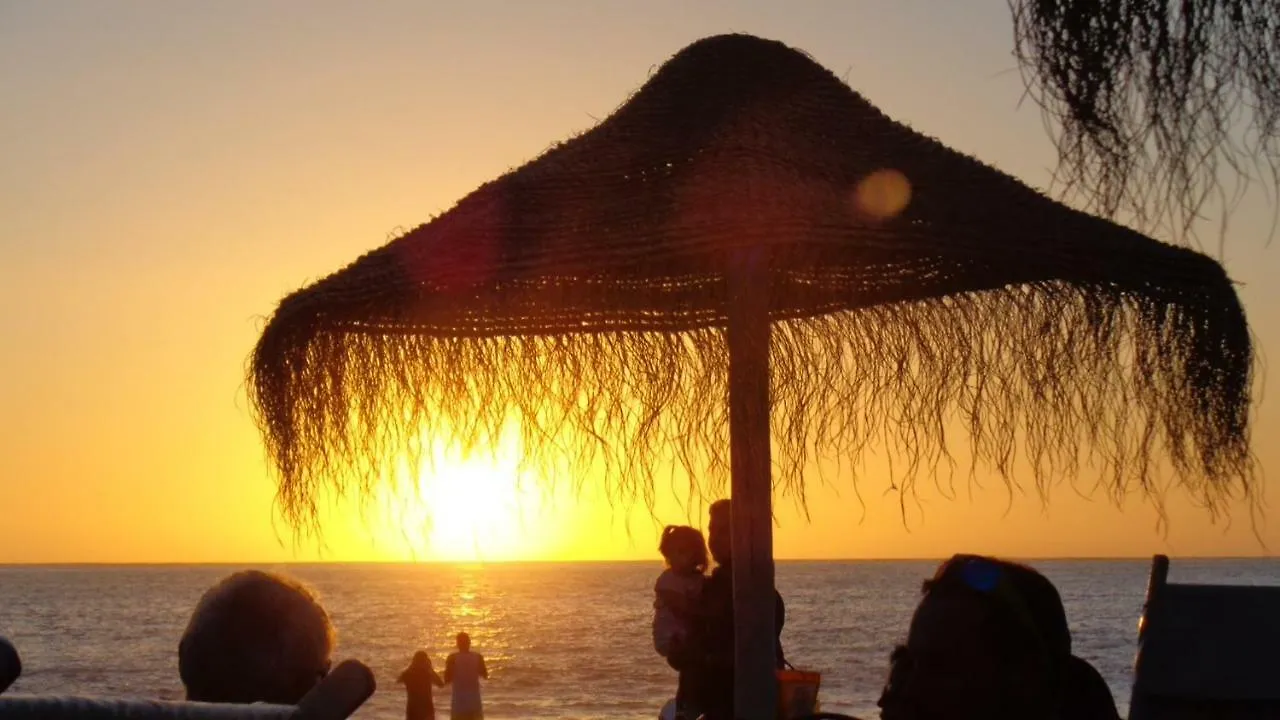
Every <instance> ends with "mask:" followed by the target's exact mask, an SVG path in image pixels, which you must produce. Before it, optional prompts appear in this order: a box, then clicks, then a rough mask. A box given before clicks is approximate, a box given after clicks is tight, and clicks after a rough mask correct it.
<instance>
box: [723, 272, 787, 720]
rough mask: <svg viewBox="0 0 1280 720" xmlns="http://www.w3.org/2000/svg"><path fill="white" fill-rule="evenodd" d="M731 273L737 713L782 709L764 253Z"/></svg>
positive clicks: (743, 718) (762, 718)
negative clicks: (777, 650)
mask: <svg viewBox="0 0 1280 720" xmlns="http://www.w3.org/2000/svg"><path fill="white" fill-rule="evenodd" d="M738 260H740V261H741V262H740V263H737V265H738V267H737V268H735V269H736V270H737V271H736V272H734V273H733V274H732V275H731V277H730V278H729V294H730V298H729V313H728V316H729V317H728V319H729V327H728V333H727V334H728V343H729V435H730V469H731V472H732V475H733V484H732V497H733V516H732V537H733V606H734V696H733V697H734V715H735V717H736V718H738V719H739V720H773V718H774V717H775V715H776V712H777V709H776V708H777V704H778V701H777V695H778V687H777V680H776V675H775V673H774V671H775V669H776V667H775V666H776V661H775V648H774V644H775V642H776V638H777V632H776V629H775V617H774V612H775V605H774V602H775V601H774V581H773V512H772V499H773V498H772V495H773V482H772V479H771V467H770V448H769V287H768V285H769V277H768V273H767V267H766V264H765V262H764V255H763V253H748V254H745V255H744V256H742V257H740V258H738Z"/></svg>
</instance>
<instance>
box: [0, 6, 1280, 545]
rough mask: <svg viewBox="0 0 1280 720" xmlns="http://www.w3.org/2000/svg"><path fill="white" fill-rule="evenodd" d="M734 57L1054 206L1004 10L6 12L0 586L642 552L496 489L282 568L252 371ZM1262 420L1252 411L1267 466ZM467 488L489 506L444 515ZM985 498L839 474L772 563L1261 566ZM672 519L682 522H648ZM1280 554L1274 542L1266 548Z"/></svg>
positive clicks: (0, 80)
mask: <svg viewBox="0 0 1280 720" xmlns="http://www.w3.org/2000/svg"><path fill="white" fill-rule="evenodd" d="M726 31H744V32H752V33H756V34H760V35H764V36H768V37H773V38H777V39H780V40H784V41H786V42H788V43H790V44H792V45H795V46H798V47H801V48H804V49H806V50H808V51H809V52H810V53H812V54H813V55H814V56H815V57H816V58H817V59H818V61H819V62H821V63H823V64H824V65H826V66H827V67H829V68H831V69H833V70H834V71H835V72H837V74H840V75H841V76H842V77H847V79H848V81H849V82H850V84H851V85H852V86H853V87H854V88H855V89H857V90H859V91H860V92H863V93H864V94H865V95H866V96H867V97H868V98H870V99H871V100H872V101H873V102H875V103H877V104H878V105H879V106H880V107H881V108H882V109H884V110H885V111H887V112H888V113H889V114H890V115H892V116H894V117H895V118H897V119H899V120H902V121H905V122H907V123H908V124H910V125H911V126H912V127H914V128H916V129H917V130H920V131H923V132H925V133H927V134H929V135H933V136H936V137H938V138H940V139H941V140H942V141H944V142H946V143H947V144H949V145H951V146H952V147H956V148H958V149H960V150H963V151H965V152H968V153H971V154H973V155H976V156H977V157H979V158H981V159H983V160H984V161H986V162H988V163H991V164H994V165H996V166H997V167H999V168H1001V169H1003V170H1005V171H1007V172H1011V173H1013V174H1015V175H1017V176H1019V177H1021V178H1023V179H1024V180H1026V181H1027V182H1029V183H1031V184H1033V185H1037V186H1041V187H1043V186H1045V185H1046V184H1047V182H1048V179H1049V170H1050V169H1051V168H1052V167H1053V153H1052V146H1051V145H1050V142H1049V140H1048V138H1047V136H1046V134H1045V132H1044V128H1043V126H1042V124H1041V119H1040V116H1039V114H1038V112H1037V111H1036V109H1035V108H1034V107H1031V106H1030V105H1026V106H1023V107H1019V102H1020V100H1021V91H1022V86H1021V84H1020V81H1019V78H1018V73H1017V70H1016V66H1015V64H1014V62H1013V59H1012V57H1011V55H1010V48H1011V41H1010V37H1011V33H1010V29H1009V19H1008V10H1007V6H1006V4H1005V2H1004V0H981V2H978V1H977V0H974V1H973V2H966V3H963V4H962V3H950V4H942V3H934V2H929V1H928V0H912V1H906V0H900V1H899V2H895V3H878V2H869V1H868V2H848V1H847V0H841V1H840V2H835V1H830V2H818V1H816V0H815V1H814V2H809V3H804V4H796V5H794V6H788V5H786V4H783V3H770V4H766V3H760V2H710V1H704V2H699V3H696V4H695V3H684V2H675V1H670V2H650V3H645V4H643V5H642V4H639V3H624V2H620V1H619V2H614V1H608V0H558V2H556V3H521V2H515V1H514V0H511V1H509V2H494V1H490V2H479V1H477V2H470V3H421V2H407V1H406V2H381V3H377V4H357V3H349V2H338V1H336V0H335V1H333V2H322V1H319V0H317V1H315V2H310V3H307V4H306V5H305V6H304V5H302V4H300V3H295V4H290V3H234V4H231V3H194V2H189V3H172V2H166V1H163V0H147V1H143V0H135V1H133V2H129V3H109V4H108V3H95V2H91V1H90V0H83V1H77V2H72V1H68V2H60V3H46V2H38V1H36V0H30V1H28V2H17V3H13V2H10V3H5V4H4V5H3V6H0V96H2V97H4V98H5V111H4V112H3V113H0V157H3V158H4V162H3V163H0V333H3V337H4V340H5V350H4V352H3V353H0V438H4V444H3V449H2V451H0V511H3V513H4V516H3V521H2V522H0V562H117V561H130V562H150V561H163V562H196V561H232V562H235V561H282V560H311V559H316V558H324V559H333V560H393V559H406V558H410V557H419V558H423V559H439V558H444V559H452V558H469V557H475V556H479V557H482V558H484V559H495V560H497V559H611V558H651V557H653V556H654V553H653V547H654V545H655V539H656V526H655V525H654V521H653V520H652V519H651V518H649V516H648V514H647V513H646V512H645V511H644V510H643V509H632V510H631V511H629V512H627V511H624V509H620V508H610V507H609V505H608V503H607V502H606V501H605V499H604V498H603V497H602V496H601V495H600V494H599V493H596V492H593V491H591V490H588V491H587V492H585V493H583V494H582V495H580V496H576V497H575V496H573V495H572V494H571V493H569V492H567V491H566V490H565V488H564V486H563V484H562V485H561V486H559V489H558V490H557V491H556V492H555V493H553V495H552V496H551V497H550V498H544V497H542V496H541V494H540V493H538V492H536V491H534V490H526V491H524V494H523V495H522V496H521V498H517V494H518V493H517V491H516V490H514V489H513V487H512V477H513V474H514V471H513V470H511V469H510V468H506V467H502V466H501V465H502V463H499V464H498V466H495V464H494V463H492V462H489V463H487V464H486V463H484V462H477V463H475V464H473V465H471V466H460V467H454V468H452V469H451V470H450V471H449V472H448V473H445V474H444V475H443V476H441V477H440V478H437V479H436V480H435V481H433V483H432V484H429V485H428V487H426V488H425V489H424V491H423V503H427V504H431V505H432V506H434V507H437V508H466V507H468V503H471V504H472V505H478V504H481V503H480V501H486V502H490V503H491V505H492V506H493V507H495V508H497V509H495V510H492V511H490V512H488V513H487V514H482V515H481V516H476V517H470V516H468V517H465V518H462V517H460V515H459V513H457V512H449V513H444V515H445V516H447V517H444V519H441V518H437V521H436V524H435V525H434V526H433V527H432V528H431V529H428V528H427V527H426V526H425V524H424V520H425V515H424V511H423V509H422V507H421V505H422V504H423V503H418V504H417V505H413V504H409V505H406V504H405V502H404V501H405V498H404V497H400V498H396V506H395V508H393V509H394V512H392V509H388V507H386V506H383V505H378V504H377V503H376V502H375V504H374V506H373V507H371V508H370V509H369V512H368V513H367V514H366V515H365V520H364V521H362V520H361V518H360V516H359V515H358V514H357V512H356V511H355V508H353V507H351V506H349V505H342V506H337V507H334V508H332V509H331V510H330V511H329V513H328V515H329V519H330V522H329V523H328V526H327V527H328V529H329V531H328V533H327V534H326V537H325V540H326V547H325V548H324V550H323V551H321V550H318V549H316V547H315V546H314V544H303V545H301V546H297V547H295V546H294V545H293V544H292V543H291V542H290V540H289V538H290V536H289V532H288V529H287V528H286V527H285V526H284V525H283V524H282V523H281V521H280V520H279V517H278V515H277V514H276V513H275V509H274V507H273V505H272V493H273V487H272V484H271V483H272V481H271V477H270V475H269V474H268V472H267V468H266V465H265V463H264V458H263V451H262V446H261V443H260V441H259V438H258V435H257V431H256V429H255V428H254V426H253V425H252V423H251V421H250V419H249V416H248V413H247V412H246V409H245V406H246V403H245V397H244V392H243V387H242V380H243V369H244V362H245V359H246V357H247V355H248V353H249V351H250V349H251V347H252V345H253V343H254V340H255V339H256V337H257V333H258V331H259V329H260V327H261V325H262V322H263V317H264V316H265V315H267V314H268V313H270V311H271V310H272V308H273V307H274V304H275V302H276V301H278V300H279V298H280V297H282V296H283V295H284V294H285V293H287V292H288V291H290V290H292V289H294V288H296V287H298V286H299V285H302V284H304V283H305V282H307V281H309V280H312V279H315V278H317V277H319V276H321V275H323V274H326V273H328V272H330V271H332V270H334V269H336V268H338V267H340V266H341V265H343V264H345V263H346V262H348V261H350V260H351V259H353V258H354V257H356V256H357V255H358V254H360V253H362V252H364V251H365V250H367V249H369V248H371V247H373V246H375V245H378V244H380V243H382V242H383V241H384V240H385V239H386V237H387V235H388V233H389V232H391V231H392V230H393V229H394V228H396V227H400V226H412V225H414V224H417V223H419V222H422V221H424V220H425V219H427V218H428V217H430V216H431V215H432V214H433V213H436V212H439V211H442V210H444V209H447V208H448V207H449V206H450V205H451V204H452V203H453V202H454V201H455V200H457V199H458V198H459V197H461V196H462V195H463V194H465V193H466V192H468V191H469V190H471V189H473V188H474V187H475V186H476V185H478V184H479V183H481V182H483V181H485V180H487V179H489V178H491V177H494V176H495V175H497V174H500V173H502V172H504V171H505V170H507V169H509V168H510V167H512V166H515V165H517V164H519V163H521V162H523V161H524V160H526V159H528V158H531V157H533V156H535V155H536V154H537V153H539V152H540V151H541V150H543V149H544V148H545V147H547V146H548V145H549V144H550V143H552V142H553V141H556V140H559V139H562V138H565V137H566V136H568V135H570V134H572V133H573V132H575V131H579V130H582V129H585V128H586V127H589V126H590V125H591V124H593V122H594V119H595V118H602V117H604V116H605V115H607V114H608V113H609V112H610V111H611V110H612V109H613V108H615V107H616V106H617V105H618V104H619V103H620V102H622V101H623V100H624V99H625V98H626V96H627V94H628V93H629V92H630V91H632V90H634V89H635V88H636V87H637V86H638V85H639V84H640V83H641V82H643V80H644V79H645V78H646V77H647V75H648V73H649V72H650V71H651V69H652V68H653V67H654V66H656V65H657V64H659V63H661V62H662V61H663V60H664V59H665V58H667V57H668V56H670V55H671V54H672V53H674V52H675V51H676V50H678V49H679V48H680V47H682V46H684V45H686V44H688V43H689V42H690V41H692V40H694V39H696V38H698V37H701V36H704V35H708V34H713V33H718V32H726ZM1266 200H1267V196H1266V195H1265V193H1262V192H1259V191H1258V190H1257V188H1255V189H1254V190H1253V191H1252V192H1251V193H1250V194H1249V195H1248V196H1247V197H1246V199H1245V201H1244V204H1243V205H1242V207H1241V209H1240V210H1239V211H1238V212H1237V214H1236V215H1235V216H1233V218H1232V224H1231V233H1230V241H1229V245H1228V255H1227V258H1226V260H1227V265H1228V269H1229V271H1230V272H1231V274H1232V275H1233V277H1235V278H1236V279H1237V280H1238V281H1240V282H1241V283H1242V286H1241V293H1242V295H1243V297H1244V299H1245V302H1246V306H1247V309H1248V312H1249V314H1250V318H1251V321H1252V324H1253V327H1254V330H1255V333H1256V334H1257V337H1258V341H1259V343H1260V344H1261V346H1262V348H1263V350H1264V352H1265V351H1266V350H1268V349H1270V348H1271V347H1274V346H1275V344H1276V343H1277V342H1278V341H1280V315H1278V314H1277V312H1276V309H1275V308H1276V307H1277V302H1276V300H1277V294H1280V290H1277V289H1276V288H1275V287H1274V286H1267V282H1266V281H1267V280H1268V279H1269V278H1271V277H1274V275H1275V272H1276V270H1278V269H1280V261H1278V260H1277V258H1278V257H1280V256H1278V255H1277V250H1276V249H1275V248H1268V247H1267V245H1266V239H1267V235H1268V233H1269V232H1270V230H1271V218H1272V214H1271V213H1272V208H1271V207H1270V206H1269V205H1268V204H1267V202H1266ZM1207 233H1208V239H1209V242H1208V243H1207V245H1206V246H1207V247H1211V248H1212V247H1215V246H1216V243H1214V242H1213V240H1214V239H1215V238H1214V237H1213V233H1214V230H1213V229H1212V227H1210V228H1209V229H1208V230H1207ZM1276 424H1277V418H1276V404H1275V402H1274V401H1272V400H1270V399H1267V400H1264V401H1263V402H1261V403H1260V405H1259V422H1258V424H1257V426H1256V431H1255V435H1256V437H1257V438H1258V439H1259V441H1258V442H1257V451H1258V453H1259V456H1260V458H1261V460H1262V462H1263V465H1264V468H1266V467H1272V466H1275V464H1276V462H1277V461H1280V457H1277V453H1278V452H1280V450H1277V448H1276V447H1275V446H1274V444H1273V443H1270V442H1269V438H1271V437H1273V436H1274V435H1275V428H1276ZM508 459H509V458H508ZM457 478H465V479H468V480H470V484H469V485H468V487H474V488H479V489H477V490H475V491H472V490H468V491H466V492H461V491H458V490H456V488H455V489H454V490H450V489H449V488H451V487H454V485H457V484H460V483H461V481H458V480H457ZM535 480H536V479H529V478H527V479H526V481H527V482H526V486H528V485H529V483H532V482H533V481H535ZM1084 480H1085V482H1086V484H1087V483H1088V481H1089V479H1088V478H1086V479H1084ZM450 483H452V484H450ZM983 485H984V486H985V487H984V489H981V490H975V491H974V493H973V495H972V498H970V495H969V493H968V492H967V491H964V490H962V491H961V493H960V496H959V498H958V499H955V500H947V499H945V498H944V497H943V496H942V494H941V493H939V492H938V491H936V490H933V489H930V488H924V489H922V491H921V495H922V497H921V501H922V502H921V505H920V506H919V507H910V508H909V512H908V516H907V522H906V523H905V524H904V521H903V517H902V515H901V514H900V512H899V509H898V507H897V504H896V498H893V497H889V496H884V495H882V491H883V488H884V487H885V483H883V482H878V481H877V482H868V483H867V484H866V485H864V487H863V499H864V500H865V506H861V505H859V503H858V502H857V500H856V499H855V497H854V495H853V492H852V488H851V486H850V484H849V478H847V477H842V478H836V479H835V480H834V481H833V487H831V488H822V487H814V488H812V490H811V492H810V496H809V500H810V503H809V507H810V510H811V511H812V512H811V515H810V518H809V520H808V521H806V520H805V519H804V518H803V517H802V516H801V514H800V513H799V512H797V511H796V509H795V508H794V507H793V505H792V504H791V503H790V502H789V501H787V500H781V501H779V512H778V514H779V522H780V526H779V527H778V529H777V530H776V545H777V555H778V556H779V557H784V558H785V557H909V556H939V555H944V554H948V553H950V552H954V551H957V550H970V551H980V552H995V553H1001V554H1010V555H1017V556H1062V555H1067V556H1081V555H1086V556H1112V555H1143V554H1147V553H1151V552H1168V553H1172V554H1182V555H1206V554H1207V555H1217V554H1234V555H1245V554H1247V555H1253V554H1259V553H1261V552H1263V548H1262V546H1261V545H1260V544H1259V543H1258V541H1257V539H1256V538H1255V536H1254V535H1253V533H1252V532H1251V531H1250V523H1249V520H1248V517H1247V516H1246V515H1245V514H1244V513H1243V512H1237V513H1236V517H1235V523H1234V524H1233V525H1232V526H1231V527H1230V528H1229V529H1224V527H1223V526H1221V525H1218V526H1213V525H1210V524H1209V522H1208V520H1207V519H1206V518H1205V517H1204V516H1203V514H1202V513H1200V512H1199V511H1197V510H1195V509H1194V508H1192V507H1190V506H1189V505H1188V504H1187V503H1186V502H1185V501H1184V500H1182V499H1181V498H1179V497H1177V496H1175V497H1173V498H1172V499H1171V519H1172V523H1171V526H1170V529H1169V532H1168V534H1167V535H1161V534H1160V533H1158V532H1157V531H1156V526H1155V519H1156V518H1155V514H1154V512H1153V511H1152V510H1150V509H1149V508H1147V507H1145V506H1143V505H1142V504H1141V503H1140V502H1139V500H1138V499H1137V498H1135V499H1133V500H1132V501H1130V502H1129V503H1127V504H1126V505H1125V507H1124V508H1123V509H1122V510H1121V509H1117V508H1115V507H1113V506H1111V505H1109V504H1107V503H1106V502H1105V501H1103V500H1098V501H1093V502H1090V501H1088V500H1085V499H1082V498H1080V497H1078V496H1077V495H1076V494H1075V493H1073V492H1072V491H1071V489H1070V488H1067V487H1063V488H1059V489H1058V490H1057V491H1056V492H1055V493H1054V494H1053V496H1052V501H1053V502H1052V503H1051V505H1050V506H1048V507H1045V506H1042V505H1041V503H1040V502H1039V500H1038V498H1036V497H1035V495H1034V494H1030V495H1026V496H1020V495H1015V496H1013V498H1012V502H1010V500H1011V498H1010V496H1009V495H1008V494H1007V493H1006V492H1005V490H1004V488H1003V486H1002V485H1001V484H1000V483H999V482H998V481H995V480H989V481H984V483H983ZM517 500H519V502H517ZM464 514H465V513H464ZM658 516H659V518H660V519H661V520H662V521H664V522H665V521H674V520H680V519H681V518H682V517H683V513H682V512H681V510H680V504H679V503H678V502H676V501H675V500H674V499H672V498H669V497H666V496H663V498H662V499H661V502H660V505H659V507H658ZM1277 527H1280V524H1277V522H1275V521H1273V522H1271V523H1269V524H1267V525H1266V526H1265V527H1262V528H1261V533H1262V535H1263V537H1264V538H1265V539H1266V540H1267V541H1268V544H1269V546H1270V547H1276V546H1280V530H1277ZM476 538H479V539H478V540H477V539H476Z"/></svg>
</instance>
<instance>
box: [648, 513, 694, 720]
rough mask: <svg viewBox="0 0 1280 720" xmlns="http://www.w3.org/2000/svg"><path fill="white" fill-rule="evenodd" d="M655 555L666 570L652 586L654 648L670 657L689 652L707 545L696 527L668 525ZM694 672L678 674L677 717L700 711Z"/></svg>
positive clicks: (689, 715)
mask: <svg viewBox="0 0 1280 720" xmlns="http://www.w3.org/2000/svg"><path fill="white" fill-rule="evenodd" d="M658 552H660V553H662V557H663V558H664V559H665V560H666V562H667V569H666V570H663V571H662V574H661V575H659V576H658V581H657V582H656V583H655V584H654V586H653V592H654V596H655V597H654V601H653V647H654V649H655V650H657V651H658V654H659V655H662V656H663V657H666V658H670V657H671V656H672V655H681V654H683V653H686V652H688V651H690V650H691V648H690V647H689V644H690V636H691V634H692V628H693V625H694V623H695V622H696V621H697V618H698V601H699V598H700V596H701V594H702V584H703V581H704V580H705V577H704V575H703V574H704V573H705V572H706V571H707V565H708V559H707V543H706V541H705V540H703V538H702V533H700V532H698V530H697V528H692V527H689V526H687V525H668V526H667V527H666V529H665V530H663V531H662V540H661V541H660V542H659V543H658ZM699 687H700V683H699V682H698V678H697V672H696V671H695V670H693V669H692V668H690V669H688V670H682V671H681V672H680V680H679V685H678V686H677V688H676V717H678V718H696V717H698V715H699V709H700V708H701V702H700V699H699V698H700V695H701V692H700V690H699Z"/></svg>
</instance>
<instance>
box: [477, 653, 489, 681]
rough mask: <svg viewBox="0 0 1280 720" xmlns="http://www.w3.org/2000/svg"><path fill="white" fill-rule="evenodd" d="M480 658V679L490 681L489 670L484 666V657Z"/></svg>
mask: <svg viewBox="0 0 1280 720" xmlns="http://www.w3.org/2000/svg"><path fill="white" fill-rule="evenodd" d="M479 657H480V677H482V678H484V679H485V680H488V679H489V668H487V667H485V665H484V656H483V655H480V656H479Z"/></svg>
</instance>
